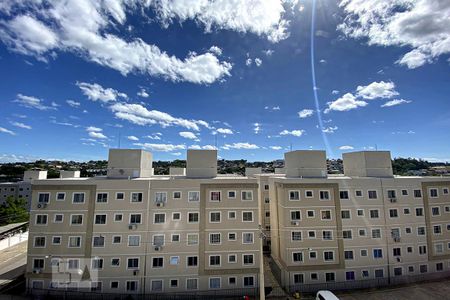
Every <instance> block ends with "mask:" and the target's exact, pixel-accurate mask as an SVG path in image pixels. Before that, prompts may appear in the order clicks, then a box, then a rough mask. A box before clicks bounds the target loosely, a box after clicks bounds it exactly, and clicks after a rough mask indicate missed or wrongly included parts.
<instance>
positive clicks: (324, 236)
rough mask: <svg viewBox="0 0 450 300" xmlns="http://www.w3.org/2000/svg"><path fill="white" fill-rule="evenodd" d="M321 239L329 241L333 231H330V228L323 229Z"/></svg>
mask: <svg viewBox="0 0 450 300" xmlns="http://www.w3.org/2000/svg"><path fill="white" fill-rule="evenodd" d="M322 239H323V240H325V241H331V240H332V239H333V233H332V232H331V230H323V231H322Z"/></svg>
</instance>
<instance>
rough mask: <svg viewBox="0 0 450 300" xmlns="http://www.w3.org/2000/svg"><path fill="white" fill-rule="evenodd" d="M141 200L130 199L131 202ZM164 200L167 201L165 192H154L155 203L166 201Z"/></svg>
mask: <svg viewBox="0 0 450 300" xmlns="http://www.w3.org/2000/svg"><path fill="white" fill-rule="evenodd" d="M141 201H142V199H141ZM141 201H131V202H141ZM166 202H167V192H156V193H155V203H166Z"/></svg>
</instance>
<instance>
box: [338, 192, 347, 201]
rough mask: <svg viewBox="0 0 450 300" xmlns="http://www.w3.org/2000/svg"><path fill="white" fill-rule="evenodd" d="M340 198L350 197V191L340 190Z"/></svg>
mask: <svg viewBox="0 0 450 300" xmlns="http://www.w3.org/2000/svg"><path fill="white" fill-rule="evenodd" d="M339 198H340V199H344V200H347V199H348V191H339Z"/></svg>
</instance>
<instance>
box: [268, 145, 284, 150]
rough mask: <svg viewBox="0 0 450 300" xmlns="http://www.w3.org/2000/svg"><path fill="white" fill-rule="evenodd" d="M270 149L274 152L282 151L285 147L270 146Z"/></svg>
mask: <svg viewBox="0 0 450 300" xmlns="http://www.w3.org/2000/svg"><path fill="white" fill-rule="evenodd" d="M270 149H272V150H281V149H283V147H280V146H270Z"/></svg>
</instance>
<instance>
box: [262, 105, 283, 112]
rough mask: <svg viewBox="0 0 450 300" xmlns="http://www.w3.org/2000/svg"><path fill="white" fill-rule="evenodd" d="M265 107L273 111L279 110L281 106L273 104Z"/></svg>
mask: <svg viewBox="0 0 450 300" xmlns="http://www.w3.org/2000/svg"><path fill="white" fill-rule="evenodd" d="M264 109H265V110H271V111H277V110H280V109H281V108H280V107H279V106H272V107H270V106H265V107H264Z"/></svg>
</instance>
